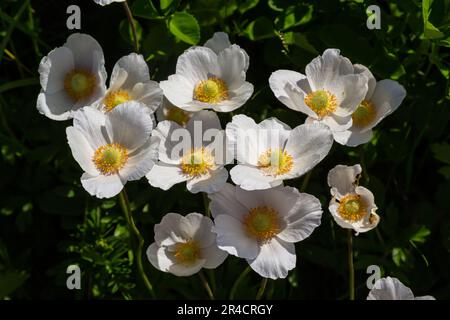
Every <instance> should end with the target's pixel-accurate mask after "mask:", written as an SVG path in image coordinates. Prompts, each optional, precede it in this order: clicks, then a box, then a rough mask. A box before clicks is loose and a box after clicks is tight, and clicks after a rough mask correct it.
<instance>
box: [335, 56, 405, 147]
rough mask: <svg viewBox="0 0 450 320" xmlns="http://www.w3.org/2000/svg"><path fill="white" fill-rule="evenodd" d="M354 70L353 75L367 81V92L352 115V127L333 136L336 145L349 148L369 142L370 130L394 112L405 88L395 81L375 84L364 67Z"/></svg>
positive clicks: (357, 66) (371, 133)
mask: <svg viewBox="0 0 450 320" xmlns="http://www.w3.org/2000/svg"><path fill="white" fill-rule="evenodd" d="M354 68H355V73H357V74H364V75H365V76H366V77H367V78H368V79H369V81H368V90H367V93H366V96H365V97H364V100H363V101H361V103H360V104H359V105H358V108H357V109H356V110H355V112H353V114H352V120H353V122H352V126H351V127H350V128H348V129H347V130H345V131H341V132H336V133H335V135H334V138H335V140H336V141H337V142H338V143H340V144H343V145H347V146H351V147H355V146H358V145H360V144H363V143H366V142H369V141H370V139H372V136H373V131H372V128H373V127H375V126H376V125H377V124H378V123H380V121H381V120H383V119H384V118H385V117H387V116H388V115H390V114H391V113H392V112H394V111H395V110H396V109H397V108H398V107H399V106H400V104H401V103H402V101H403V99H404V98H405V96H406V90H405V88H403V86H402V85H401V84H399V83H398V82H397V81H394V80H390V79H384V80H381V81H378V82H377V81H376V79H375V77H374V76H373V74H372V73H371V72H370V71H369V69H367V68H366V67H365V66H363V65H358V64H355V65H354Z"/></svg>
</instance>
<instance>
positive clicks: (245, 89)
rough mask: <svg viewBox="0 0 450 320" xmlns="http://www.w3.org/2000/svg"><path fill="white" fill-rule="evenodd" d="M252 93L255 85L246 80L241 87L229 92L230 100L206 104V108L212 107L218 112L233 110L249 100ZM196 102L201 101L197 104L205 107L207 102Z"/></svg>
mask: <svg viewBox="0 0 450 320" xmlns="http://www.w3.org/2000/svg"><path fill="white" fill-rule="evenodd" d="M252 94H253V85H252V84H251V83H250V82H244V83H243V84H242V85H241V86H240V87H239V88H236V89H234V90H232V91H229V92H228V100H225V101H222V102H219V103H217V104H211V105H208V104H206V108H211V109H213V110H214V111H217V112H231V111H234V110H236V109H238V108H239V107H241V106H242V105H244V104H245V103H246V102H247V100H248V99H250V97H251V96H252ZM194 102H197V103H201V104H197V106H203V107H202V108H204V107H205V106H204V105H205V104H204V103H202V102H200V101H194ZM192 111H194V110H192Z"/></svg>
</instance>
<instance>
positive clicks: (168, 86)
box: [159, 74, 202, 111]
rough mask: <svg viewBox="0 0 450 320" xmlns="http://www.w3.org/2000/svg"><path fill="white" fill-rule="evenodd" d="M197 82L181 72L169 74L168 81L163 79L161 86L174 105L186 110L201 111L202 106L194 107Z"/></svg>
mask: <svg viewBox="0 0 450 320" xmlns="http://www.w3.org/2000/svg"><path fill="white" fill-rule="evenodd" d="M196 84H197V83H196V82H193V81H190V80H189V78H186V77H184V76H182V75H179V74H173V75H171V76H169V78H168V79H167V80H166V81H161V82H160V83H159V87H160V88H161V90H162V91H163V92H164V96H165V97H166V98H167V100H169V101H170V103H172V104H173V105H175V106H177V107H178V108H180V109H183V110H186V111H199V110H201V109H202V108H201V107H197V108H195V107H193V106H192V105H191V104H192V102H193V99H194V88H195V85H196Z"/></svg>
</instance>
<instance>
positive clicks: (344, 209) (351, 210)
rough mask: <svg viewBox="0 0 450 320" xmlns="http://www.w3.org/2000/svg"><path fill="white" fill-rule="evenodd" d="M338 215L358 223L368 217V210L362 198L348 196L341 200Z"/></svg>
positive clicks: (352, 195) (353, 195)
mask: <svg viewBox="0 0 450 320" xmlns="http://www.w3.org/2000/svg"><path fill="white" fill-rule="evenodd" d="M338 213H339V215H340V216H341V217H342V218H343V219H344V220H347V221H349V222H356V221H359V220H361V219H362V218H364V217H365V216H366V214H367V208H366V205H365V204H364V201H363V200H362V199H361V196H359V195H357V194H348V195H346V196H344V197H343V198H341V199H340V200H339V207H338Z"/></svg>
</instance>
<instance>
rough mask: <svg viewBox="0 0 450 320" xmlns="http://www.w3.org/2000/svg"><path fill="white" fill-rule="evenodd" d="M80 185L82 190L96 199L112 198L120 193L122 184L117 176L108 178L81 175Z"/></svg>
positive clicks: (87, 174) (86, 174)
mask: <svg viewBox="0 0 450 320" xmlns="http://www.w3.org/2000/svg"><path fill="white" fill-rule="evenodd" d="M81 184H82V185H83V188H84V189H85V190H86V191H87V192H89V194H90V195H91V196H96V197H97V198H100V199H101V198H112V197H114V196H116V195H117V194H119V192H120V191H122V189H123V186H124V183H123V182H122V181H121V180H120V177H119V176H118V175H117V174H112V175H109V176H105V175H98V176H93V175H90V174H89V173H83V175H82V176H81Z"/></svg>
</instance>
